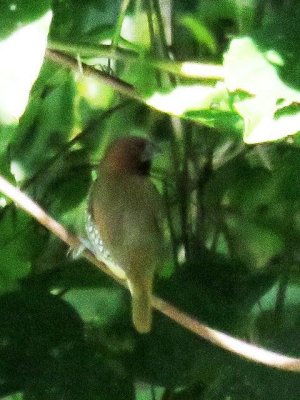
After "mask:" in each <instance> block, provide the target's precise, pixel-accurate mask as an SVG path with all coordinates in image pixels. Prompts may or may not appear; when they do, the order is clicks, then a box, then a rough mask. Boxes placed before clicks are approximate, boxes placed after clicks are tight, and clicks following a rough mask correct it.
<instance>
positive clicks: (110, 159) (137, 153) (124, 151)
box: [100, 136, 159, 176]
mask: <svg viewBox="0 0 300 400" xmlns="http://www.w3.org/2000/svg"><path fill="white" fill-rule="evenodd" d="M158 152H159V149H158V147H157V146H156V145H155V144H154V143H153V142H151V141H150V140H148V139H146V138H141V137H137V136H127V137H123V138H121V139H117V140H116V141H114V142H113V143H111V145H110V146H109V147H108V149H107V151H106V153H105V156H104V158H103V160H102V162H101V165H100V168H108V170H109V171H110V172H112V173H114V172H115V173H122V174H131V175H141V176H148V175H149V172H150V168H151V163H152V159H153V157H154V156H155V154H157V153H158Z"/></svg>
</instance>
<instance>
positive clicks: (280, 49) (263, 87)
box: [224, 13, 300, 143]
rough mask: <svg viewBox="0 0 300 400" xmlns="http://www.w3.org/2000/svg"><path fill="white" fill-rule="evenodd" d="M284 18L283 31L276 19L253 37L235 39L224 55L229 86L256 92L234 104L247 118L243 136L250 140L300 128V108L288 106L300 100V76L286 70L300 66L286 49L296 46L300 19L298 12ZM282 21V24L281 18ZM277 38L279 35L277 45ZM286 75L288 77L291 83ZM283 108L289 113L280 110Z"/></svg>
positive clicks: (284, 135)
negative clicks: (299, 80)
mask: <svg viewBox="0 0 300 400" xmlns="http://www.w3.org/2000/svg"><path fill="white" fill-rule="evenodd" d="M281 17H282V18H283V19H284V20H285V21H286V25H285V28H284V29H283V30H280V32H279V30H278V21H275V22H273V23H271V24H269V26H268V29H263V30H262V31H260V32H258V33H257V34H256V35H254V36H253V38H250V37H244V38H239V39H234V40H232V42H231V44H230V48H229V50H228V52H227V53H226V54H225V56H224V67H225V75H226V78H225V83H226V86H227V87H228V89H229V90H230V91H236V90H244V91H246V92H248V93H250V94H252V95H254V97H252V98H250V99H246V100H243V101H238V102H236V103H235V107H236V109H237V111H238V112H239V113H240V115H241V116H242V117H243V118H244V120H245V132H244V137H245V141H246V142H247V143H259V142H264V141H271V140H277V139H281V138H284V137H286V136H288V135H292V134H295V133H297V132H298V131H299V130H300V113H299V110H298V109H295V107H293V108H287V107H288V106H290V105H292V104H293V103H295V104H297V103H299V102H300V92H299V90H298V89H299V85H298V80H297V79H298V78H297V77H296V76H295V75H290V74H289V75H288V76H286V74H285V73H284V72H285V71H287V70H290V69H291V68H292V69H296V70H298V69H299V66H298V60H297V59H295V58H293V56H292V57H291V55H290V53H289V52H288V51H287V50H286V49H287V48H289V49H291V48H292V47H293V46H297V41H296V37H298V36H297V35H298V29H297V28H296V26H298V25H297V22H296V21H299V13H296V14H295V15H293V16H288V17H287V15H282V16H281ZM287 18H288V20H287ZM280 21H281V22H280V26H282V19H280ZM287 27H288V29H286V28H287ZM291 31H292V32H295V35H293V34H292V33H291ZM274 37H278V38H279V41H278V43H277V44H276V46H275V47H274ZM271 38H272V39H271ZM284 76H286V78H288V79H289V81H288V82H287V81H286V78H283V77H284ZM283 108H285V109H286V111H287V110H288V112H285V113H282V112H280V110H282V109H283Z"/></svg>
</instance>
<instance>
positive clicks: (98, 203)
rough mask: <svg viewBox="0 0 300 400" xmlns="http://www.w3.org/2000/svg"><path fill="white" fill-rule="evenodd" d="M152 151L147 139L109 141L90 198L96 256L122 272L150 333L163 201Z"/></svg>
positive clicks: (141, 325)
mask: <svg viewBox="0 0 300 400" xmlns="http://www.w3.org/2000/svg"><path fill="white" fill-rule="evenodd" d="M154 153H155V146H154V144H153V143H152V142H150V141H149V140H147V139H143V138H138V137H134V136H129V137H125V138H122V139H118V140H117V141H115V142H113V143H112V144H111V145H110V146H109V148H108V150H107V151H106V153H105V155H104V157H103V159H102V161H101V162H100V164H99V169H98V176H97V179H96V181H95V182H94V183H93V185H92V188H91V192H90V200H89V224H88V227H87V232H88V235H89V239H90V240H91V242H92V244H93V246H94V248H95V251H96V255H97V254H98V256H99V257H100V258H103V257H104V258H107V259H109V260H111V261H112V262H113V263H114V264H117V267H118V268H121V270H120V271H121V272H122V273H124V274H123V277H124V276H125V279H127V282H128V286H129V289H130V292H131V295H132V319H133V324H134V326H135V327H136V329H137V330H138V331H139V332H140V333H146V332H149V331H150V329H151V322H152V311H151V293H152V285H153V277H154V273H155V271H156V270H157V269H158V268H159V267H160V266H161V263H162V258H163V254H164V248H165V245H164V238H163V231H162V227H161V224H162V218H163V211H162V205H161V199H160V196H159V193H158V191H157V190H156V188H155V186H154V185H153V184H152V182H151V180H150V178H149V172H150V167H151V161H152V158H153V155H154ZM122 273H121V275H122Z"/></svg>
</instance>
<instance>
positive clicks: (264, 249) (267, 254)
mask: <svg viewBox="0 0 300 400" xmlns="http://www.w3.org/2000/svg"><path fill="white" fill-rule="evenodd" d="M226 223H227V226H228V236H229V240H230V243H231V245H232V246H233V249H234V253H235V254H236V256H237V257H239V259H240V260H241V261H242V262H243V263H245V264H247V265H248V266H249V267H250V268H251V269H253V270H260V269H262V268H264V267H265V266H267V265H268V263H269V262H270V261H271V260H272V258H274V257H275V256H276V255H278V254H279V253H280V252H281V251H282V250H283V248H284V243H283V240H282V238H281V237H280V236H279V235H278V234H277V233H275V232H274V231H272V230H270V229H266V228H264V227H262V226H259V225H257V224H255V223H252V222H249V221H247V220H245V219H243V218H234V217H229V218H227V219H226Z"/></svg>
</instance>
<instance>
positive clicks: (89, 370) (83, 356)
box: [0, 0, 300, 400]
mask: <svg viewBox="0 0 300 400" xmlns="http://www.w3.org/2000/svg"><path fill="white" fill-rule="evenodd" d="M123 3H124V2H123V1H122V2H121V1H117V2H116V1H114V2H112V1H99V0H87V1H85V2H79V1H75V0H67V1H59V0H54V1H53V2H52V4H50V3H49V2H47V1H39V2H32V1H18V0H16V1H13V2H8V1H6V0H4V1H3V0H2V1H1V4H0V16H1V24H0V25H1V26H0V59H1V66H0V71H1V74H0V89H1V90H0V91H1V92H0V172H1V175H3V176H4V177H6V178H7V179H8V180H10V181H11V182H12V183H14V184H15V185H17V186H19V187H20V188H21V189H22V190H23V191H25V192H26V193H28V194H29V195H30V196H31V197H32V198H34V199H35V200H36V201H37V202H38V203H39V204H41V205H42V207H44V208H45V209H46V210H47V212H48V213H49V214H50V215H51V216H54V217H55V218H56V219H57V220H59V221H60V222H61V223H62V224H64V225H66V226H67V227H68V228H69V229H70V230H73V231H75V232H77V233H78V234H79V235H80V236H84V235H85V233H84V232H85V231H84V213H85V207H86V199H87V196H88V191H89V186H90V184H91V182H92V179H93V178H94V169H95V168H94V167H95V164H96V162H97V161H98V160H99V159H100V158H101V156H102V155H103V151H104V150H105V148H106V146H107V145H108V143H109V142H110V141H111V140H113V139H115V138H117V137H119V136H122V135H127V134H134V135H142V136H150V137H151V138H152V139H154V140H155V142H157V143H158V144H159V146H160V147H161V149H162V155H161V156H160V157H158V158H157V160H155V164H154V168H153V181H154V182H155V184H156V185H157V187H158V189H159V190H160V192H161V193H162V196H163V198H164V201H165V203H166V208H167V211H168V227H167V228H166V230H167V231H168V232H169V236H170V248H171V250H170V259H169V260H168V262H167V263H166V266H165V269H164V270H162V272H161V274H160V276H159V277H157V281H156V283H155V293H157V294H158V295H159V296H160V297H162V298H163V299H165V300H168V301H170V302H171V303H172V304H174V305H175V306H177V307H178V308H180V309H182V310H184V311H185V312H187V313H189V314H190V315H192V316H194V317H195V318H197V319H199V320H201V321H203V322H204V323H206V324H208V325H209V326H211V327H213V328H217V329H219V330H222V331H224V332H227V333H229V334H232V335H235V336H237V337H241V338H243V339H245V340H248V341H250V342H251V341H252V342H254V343H257V344H258V345H260V346H266V347H267V348H270V349H272V350H274V351H279V352H281V353H284V354H287V355H292V356H296V357H300V347H299V337H298V336H299V335H298V333H299V325H300V303H299V298H300V288H299V284H300V269H299V260H300V250H299V242H300V179H299V167H300V151H299V140H300V139H299V138H300V136H299V131H300V116H299V115H300V113H299V104H300V92H299V52H300V48H299V43H300V42H299V26H300V25H299V21H300V14H299V10H298V8H299V5H298V2H297V1H275V0H269V1H260V0H252V1H247V2H245V1H240V0H216V1H213V2H212V1H210V0H201V1H196V2H195V1H185V2H182V1H174V2H173V3H172V2H170V4H172V6H170V9H168V3H169V2H168V1H166V2H164V4H165V8H164V9H163V10H161V12H160V10H159V7H158V1H156V0H151V1H142V2H141V1H132V2H131V4H130V6H129V8H128V10H127V11H126V12H124V11H122V10H121V8H120V6H121V5H122V4H123ZM150 6H151V7H150ZM48 10H51V11H52V12H53V19H52V23H51V26H50V33H49V37H48V44H49V47H51V48H52V49H56V50H60V51H63V52H65V53H67V54H69V55H70V56H71V57H74V59H77V60H78V70H76V71H70V70H68V69H67V68H64V65H60V64H58V63H54V62H53V61H50V60H49V59H48V58H45V61H44V64H43V66H42V68H41V70H40V72H39V74H38V75H37V71H35V72H34V71H30V72H31V74H34V73H35V76H36V77H37V79H36V81H35V83H34V85H33V86H32V84H30V85H29V86H30V87H31V92H30V96H29V100H28V103H27V107H26V109H25V111H24V113H22V111H20V112H19V114H18V115H17V117H16V118H18V117H19V116H20V120H19V121H18V120H17V119H16V118H15V116H13V117H14V118H11V115H8V114H9V111H7V110H8V109H7V108H6V103H7V104H10V102H12V104H14V102H16V103H17V100H18V99H19V97H22V96H23V95H24V93H23V92H25V94H26V90H25V89H24V88H23V87H22V85H20V82H19V81H18V80H16V78H19V77H20V76H22V75H24V76H26V75H27V69H28V67H27V63H26V68H25V66H24V67H23V63H24V62H25V61H28V60H26V57H24V55H23V56H22V57H24V58H23V59H19V60H18V62H17V67H18V68H17V72H16V74H15V75H14V74H12V79H11V80H10V79H9V76H10V69H13V67H16V61H14V60H15V59H12V60H10V56H8V55H7V53H5V52H4V53H3V47H2V44H3V43H5V42H4V41H3V40H5V41H6V40H9V38H10V35H11V34H12V33H13V32H15V31H16V30H17V28H20V27H25V26H28V27H30V25H31V23H34V22H37V21H38V20H39V18H40V17H42V16H43V15H44V14H45V13H46V12H47V11H48ZM169 12H170V15H172V16H173V19H172V20H171V25H172V34H173V38H172V43H171V44H170V46H169V43H168V39H167V38H166V37H164V32H163V30H162V27H164V28H165V33H167V34H168V31H169V28H170V22H168V21H169V19H168V16H169ZM160 17H162V21H160ZM159 21H160V22H162V23H161V24H160V23H159ZM120 25H122V26H123V29H122V30H121V35H118V32H117V26H120ZM149 26H150V28H149ZM125 27H126V28H125ZM38 35H41V40H42V39H43V40H46V33H45V32H43V33H39V32H38V31H35V36H36V37H37V36H38ZM111 39H112V40H113V43H114V46H116V48H115V49H114V48H113V49H111V47H107V46H106V43H107V42H106V40H111ZM30 45H31V43H24V46H27V47H26V48H27V49H29V47H30ZM11 46H12V54H14V52H15V48H14V47H13V46H14V44H11ZM34 46H36V44H35V45H34ZM105 46H106V47H105ZM120 47H122V48H121V49H120ZM33 50H34V52H35V53H36V54H37V55H39V56H40V58H41V59H42V57H43V54H44V53H43V51H42V50H43V48H41V47H33ZM115 50H116V52H115ZM18 51H20V49H19V50H18ZM28 51H29V50H28ZM169 51H171V53H172V56H171V57H169V56H168V54H169ZM108 54H110V55H111V56H112V59H111V60H110V63H108V59H107V55H108ZM31 57H33V54H31V53H28V58H30V60H29V61H30V63H31ZM173 59H174V60H175V61H176V60H178V61H182V62H184V61H193V62H195V63H196V64H195V65H194V66H197V67H199V66H201V67H202V63H211V64H214V65H215V64H216V65H218V66H220V67H221V65H222V63H223V66H224V69H222V70H221V71H222V72H223V73H224V79H221V77H220V78H218V76H215V74H214V73H212V72H211V76H208V78H207V77H205V76H202V75H201V73H200V75H198V78H195V72H190V71H188V72H187V73H185V74H183V70H182V68H183V67H184V66H185V67H186V65H185V64H178V63H177V64H175V62H173V61H172V60H173ZM80 62H85V63H88V64H90V65H92V66H94V67H95V68H97V69H99V70H101V71H106V72H107V73H109V74H111V75H112V76H114V77H116V78H119V79H121V80H123V81H125V82H127V83H131V84H133V85H134V89H135V93H136V95H137V96H139V101H138V100H132V99H129V98H127V97H125V96H121V95H120V94H119V93H117V91H115V90H114V89H112V88H111V87H110V86H109V85H107V84H104V83H103V82H102V81H101V82H99V81H97V80H96V79H93V78H91V77H86V76H84V75H82V73H81V72H80ZM30 63H29V66H30ZM1 68H3V71H4V72H3V73H2V69H1ZM29 69H30V68H29ZM218 71H220V70H218ZM197 73H199V72H197ZM183 75H184V76H183ZM27 91H28V89H27ZM3 93H6V96H7V102H6V101H5V99H4V100H3ZM16 93H17V94H18V96H16V95H15V94H16ZM11 94H12V95H14V96H15V97H13V101H11V98H10V95H11ZM1 95H2V97H1ZM7 115H8V116H9V118H7ZM267 142H268V143H267ZM172 256H173V257H172ZM299 382H300V379H299V374H292V373H287V372H280V371H276V370H274V369H272V368H266V367H262V366H258V365H256V364H254V363H252V362H247V361H245V360H242V359H241V358H239V357H238V356H236V355H232V354H231V353H229V352H226V351H224V350H220V349H219V348H218V347H215V346H213V345H212V344H209V343H207V342H206V341H204V340H203V339H201V338H199V337H197V336H196V335H194V334H192V333H190V332H188V331H187V330H186V329H183V328H182V327H180V326H179V325H177V324H176V323H175V322H173V321H171V320H169V319H168V318H167V317H165V316H163V315H161V314H159V313H157V312H155V313H154V323H153V331H152V332H151V333H150V334H149V335H145V336H141V335H138V334H137V333H136V332H135V331H134V329H133V327H132V325H131V320H130V295H129V293H127V292H126V291H125V289H124V288H122V287H120V286H118V285H117V284H116V283H114V282H112V281H111V279H109V278H108V277H106V276H104V274H102V272H100V271H99V270H97V269H96V268H95V267H93V266H91V265H89V264H88V263H87V262H86V261H84V260H82V259H80V258H79V259H74V258H73V257H72V255H71V252H69V249H68V248H66V246H65V245H64V244H62V243H61V242H60V241H59V240H58V239H57V238H54V237H53V235H52V234H50V233H49V232H48V231H47V230H46V229H45V228H44V227H41V226H40V225H39V224H38V223H37V222H35V221H33V219H32V218H31V217H30V216H28V215H26V214H25V213H24V212H23V211H20V210H19V209H18V208H16V207H15V205H14V204H13V203H11V201H10V200H9V199H7V198H4V197H2V194H0V397H1V398H5V399H7V400H13V399H15V400H16V399H17V400H21V399H24V400H34V399H37V400H40V399H42V400H48V399H49V400H52V399H53V400H54V399H55V400H56V399H57V400H62V399H64V400H65V399H70V400H71V399H74V400H77V399H78V400H85V399H86V400H90V399H92V400H93V399H95V400H96V399H99V400H102V399H109V400H119V399H120V400H121V399H122V400H123V399H126V400H127V399H128V400H130V399H137V400H148V399H151V400H153V399H154V398H155V399H157V400H158V399H161V400H196V399H197V400H219V399H220V400H221V399H227V400H229V399H232V400H244V399H249V400H250V399H251V400H252V399H253V400H256V399H257V400H261V399H262V400H269V399H270V400H271V399H272V400H273V399H280V400H294V399H295V400H296V399H298V398H299V397H300V387H299ZM151 393H152V394H151ZM153 393H154V394H155V396H154V395H153Z"/></svg>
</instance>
